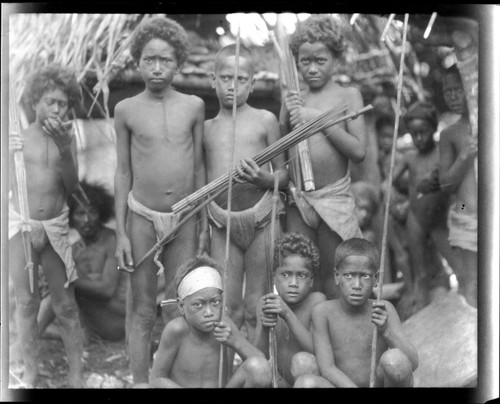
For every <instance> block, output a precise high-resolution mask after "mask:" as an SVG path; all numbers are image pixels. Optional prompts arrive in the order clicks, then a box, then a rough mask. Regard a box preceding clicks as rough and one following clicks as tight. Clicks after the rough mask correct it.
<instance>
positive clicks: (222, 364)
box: [219, 24, 240, 387]
mask: <svg viewBox="0 0 500 404" xmlns="http://www.w3.org/2000/svg"><path fill="white" fill-rule="evenodd" d="M239 61H240V25H239V24H238V31H237V33H236V50H235V58H234V77H233V116H232V120H233V134H232V136H231V153H230V158H229V164H228V171H229V173H228V178H229V181H228V190H227V221H226V254H225V258H224V272H223V276H222V290H223V294H222V313H221V319H222V318H223V317H224V314H225V313H226V302H227V290H226V279H227V272H228V271H229V246H230V243H231V202H232V195H233V178H232V177H233V160H234V143H235V138H236V111H237V109H238V76H239ZM227 367H228V363H227V347H226V346H225V345H221V350H220V360H219V387H224V385H225V384H226V382H227V380H225V379H227V374H226V375H224V373H227V371H226V372H225V369H227ZM224 376H226V377H224Z"/></svg>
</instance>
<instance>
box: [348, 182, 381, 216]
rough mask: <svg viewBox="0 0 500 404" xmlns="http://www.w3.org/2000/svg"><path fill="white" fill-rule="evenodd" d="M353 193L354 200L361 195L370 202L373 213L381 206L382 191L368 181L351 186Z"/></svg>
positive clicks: (354, 183)
mask: <svg viewBox="0 0 500 404" xmlns="http://www.w3.org/2000/svg"><path fill="white" fill-rule="evenodd" d="M351 192H352V194H353V195H354V199H356V197H357V196H358V195H359V196H360V197H361V198H366V199H367V200H368V202H370V206H371V208H372V211H373V213H375V212H377V210H378V207H379V205H380V190H379V189H378V188H377V187H376V186H375V185H373V184H371V183H369V182H366V181H356V182H353V183H352V184H351Z"/></svg>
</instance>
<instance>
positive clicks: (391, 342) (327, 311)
mask: <svg viewBox="0 0 500 404" xmlns="http://www.w3.org/2000/svg"><path fill="white" fill-rule="evenodd" d="M379 259H380V258H379V254H378V249H377V248H376V247H375V246H374V245H373V244H372V243H370V242H369V241H367V240H363V239H359V238H353V239H350V240H346V241H343V242H342V243H341V244H340V245H339V246H338V247H337V251H336V253H335V282H336V283H337V285H338V286H339V289H340V297H339V298H338V299H335V300H328V301H325V302H322V303H319V304H317V305H316V306H315V307H314V308H313V313H312V323H313V339H314V353H315V355H316V358H317V360H318V366H319V370H320V374H321V376H315V375H303V376H301V377H299V378H298V379H297V381H296V383H295V386H294V387H333V386H334V387H369V385H370V370H371V356H372V355H371V343H372V337H373V325H375V326H376V328H377V332H378V338H377V355H376V377H375V386H376V387H412V386H413V371H414V370H415V369H416V368H417V366H418V356H417V351H416V350H415V347H414V346H413V344H412V343H411V342H410V341H409V340H408V339H407V337H406V335H405V334H404V331H403V328H402V325H401V321H400V320H399V316H398V314H397V312H396V310H395V308H394V306H393V305H392V304H391V303H389V302H388V301H386V300H380V301H376V300H372V299H370V298H369V297H370V295H371V293H372V288H373V286H374V285H376V282H377V277H378V270H377V268H378V263H379Z"/></svg>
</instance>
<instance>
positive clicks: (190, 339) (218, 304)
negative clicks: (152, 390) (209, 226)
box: [150, 256, 271, 388]
mask: <svg viewBox="0 0 500 404" xmlns="http://www.w3.org/2000/svg"><path fill="white" fill-rule="evenodd" d="M175 286H176V290H177V296H178V298H177V301H178V308H179V312H180V313H181V316H182V317H177V318H175V319H174V320H172V321H171V322H169V323H168V324H167V325H166V326H165V328H164V330H163V333H162V335H161V340H160V345H159V347H158V351H157V352H156V355H155V359H154V363H153V369H152V371H151V382H150V384H151V385H152V386H153V387H159V388H179V387H189V388H200V387H207V388H214V387H217V386H218V375H219V357H220V349H221V344H224V345H226V346H228V347H230V348H232V349H234V350H235V351H236V352H237V353H238V355H240V357H241V358H242V360H243V362H242V364H241V365H240V366H239V367H238V369H237V370H236V372H235V373H234V375H232V377H231V378H230V379H229V381H228V383H227V384H226V386H224V387H231V388H238V387H269V385H270V383H271V375H270V371H269V365H268V363H267V361H266V359H265V357H264V354H263V353H262V352H260V351H259V350H258V349H257V348H255V347H254V346H253V345H252V344H250V342H248V341H247V340H246V339H245V338H244V336H243V334H242V333H241V332H240V331H239V330H238V328H237V327H236V326H235V325H234V323H233V322H232V321H231V319H230V318H228V317H226V316H223V312H222V293H223V290H222V278H221V275H220V269H219V268H218V266H217V264H216V262H215V261H214V260H213V259H211V258H209V257H206V256H203V257H196V258H194V259H190V260H188V261H187V262H186V263H184V264H183V265H182V266H181V267H180V268H179V269H178V270H177V274H176V276H175Z"/></svg>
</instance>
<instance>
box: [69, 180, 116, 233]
mask: <svg viewBox="0 0 500 404" xmlns="http://www.w3.org/2000/svg"><path fill="white" fill-rule="evenodd" d="M80 186H81V187H82V189H83V192H85V195H86V196H87V198H88V199H89V202H90V206H91V207H94V208H96V209H97V212H98V214H99V222H101V223H106V222H107V221H108V220H110V219H111V217H112V216H113V215H114V199H113V197H112V196H111V195H110V194H109V193H108V191H106V189H105V188H104V187H103V186H102V185H99V184H89V183H87V182H86V181H82V182H80ZM78 206H79V203H78V201H77V200H76V199H75V198H74V197H71V198H69V199H68V207H69V225H70V226H71V227H72V226H73V220H72V217H73V212H74V211H75V209H76V208H77V207H78Z"/></svg>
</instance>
